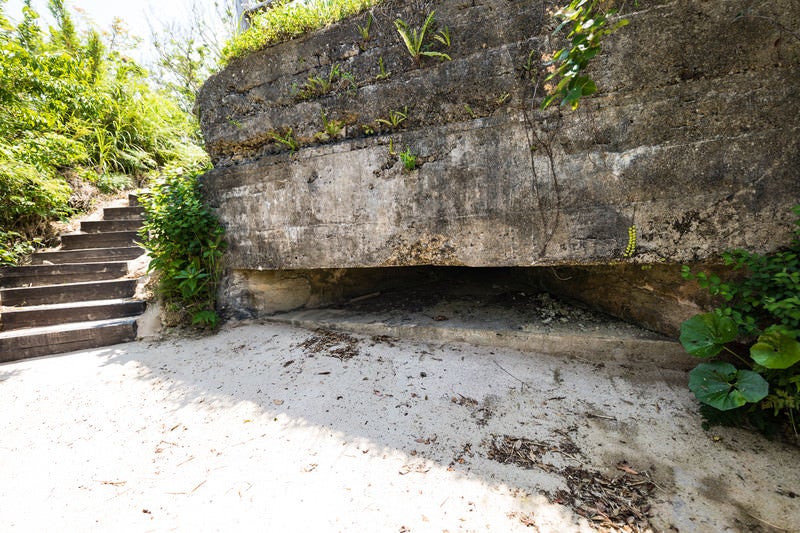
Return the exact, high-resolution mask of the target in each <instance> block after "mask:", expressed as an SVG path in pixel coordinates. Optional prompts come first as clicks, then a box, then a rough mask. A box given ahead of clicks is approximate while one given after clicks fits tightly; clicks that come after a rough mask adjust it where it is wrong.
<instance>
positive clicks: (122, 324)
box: [0, 194, 145, 363]
mask: <svg viewBox="0 0 800 533" xmlns="http://www.w3.org/2000/svg"><path fill="white" fill-rule="evenodd" d="M142 215H143V208H142V207H140V206H139V204H138V197H137V196H136V195H135V194H132V195H130V196H129V197H128V206H126V207H107V208H105V209H103V219H102V220H87V221H82V222H81V226H80V231H79V232H77V233H69V234H62V235H61V247H60V249H58V250H56V251H46V252H38V253H35V254H33V256H32V257H31V261H30V264H29V265H25V266H18V267H11V268H5V269H0V363H3V362H7V361H15V360H19V359H25V358H28V357H36V356H40V355H51V354H56V353H63V352H70V351H74V350H83V349H91V348H98V347H101V346H109V345H112V344H117V343H121V342H127V341H131V340H134V339H136V318H137V317H138V316H140V315H141V314H142V313H143V312H144V309H145V302H143V301H141V300H137V299H135V298H134V295H135V292H136V285H137V280H136V279H131V278H129V277H127V276H129V275H130V264H131V263H130V262H131V261H132V260H134V259H138V258H140V257H141V256H142V255H143V254H144V249H143V248H141V247H139V246H137V245H136V243H135V241H136V240H137V239H138V237H137V234H136V232H137V230H138V229H139V227H140V226H141V225H142Z"/></svg>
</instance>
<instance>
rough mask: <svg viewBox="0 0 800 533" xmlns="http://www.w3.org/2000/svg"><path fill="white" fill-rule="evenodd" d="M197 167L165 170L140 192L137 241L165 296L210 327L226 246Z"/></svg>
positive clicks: (195, 322)
mask: <svg viewBox="0 0 800 533" xmlns="http://www.w3.org/2000/svg"><path fill="white" fill-rule="evenodd" d="M201 173H202V170H200V169H196V170H194V171H190V172H184V171H183V170H182V169H176V170H175V171H172V172H169V173H167V174H166V175H165V176H164V177H163V178H161V179H158V180H156V181H155V182H153V183H152V185H151V189H150V194H149V195H146V196H144V197H143V198H142V200H141V201H142V204H143V205H144V208H145V213H146V217H145V224H144V227H143V228H142V230H141V231H140V236H141V238H142V244H143V245H144V247H145V248H147V250H148V252H149V254H150V257H151V262H150V266H149V269H150V270H151V271H152V270H156V271H158V273H159V285H158V293H159V295H160V296H161V297H162V299H163V300H164V302H165V303H166V304H167V305H168V306H170V307H172V308H177V309H180V310H182V311H185V312H186V314H187V315H188V316H189V318H191V323H192V325H196V326H200V327H209V328H213V327H215V326H216V325H217V321H218V316H217V313H216V311H215V304H216V295H217V285H218V283H219V279H220V275H221V273H222V255H223V252H224V250H225V242H224V241H223V234H224V231H223V229H222V226H220V224H219V222H218V221H217V219H216V217H215V216H214V214H213V213H212V212H211V210H210V209H209V208H208V207H206V206H205V205H204V203H203V199H202V196H201V192H200V184H199V182H198V177H199V176H200V174H201Z"/></svg>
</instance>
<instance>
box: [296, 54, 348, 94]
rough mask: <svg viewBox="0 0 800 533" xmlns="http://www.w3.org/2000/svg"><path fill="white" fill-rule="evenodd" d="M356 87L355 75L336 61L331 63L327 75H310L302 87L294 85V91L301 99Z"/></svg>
mask: <svg viewBox="0 0 800 533" xmlns="http://www.w3.org/2000/svg"><path fill="white" fill-rule="evenodd" d="M356 88H357V85H356V81H355V78H354V77H353V75H352V74H351V73H349V72H345V71H343V70H342V69H341V67H340V66H339V64H338V63H335V64H333V65H331V68H330V71H329V72H328V75H327V76H309V77H308V79H307V80H306V82H305V83H304V84H303V85H302V87H297V85H294V86H292V92H293V93H294V94H295V96H296V97H297V99H299V100H311V99H312V98H319V97H320V96H324V95H326V94H328V93H331V92H335V91H339V90H342V89H344V90H346V91H348V92H352V91H355V90H356Z"/></svg>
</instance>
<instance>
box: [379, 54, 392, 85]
mask: <svg viewBox="0 0 800 533" xmlns="http://www.w3.org/2000/svg"><path fill="white" fill-rule="evenodd" d="M391 75H392V73H391V72H389V71H387V70H386V66H385V65H384V64H383V56H381V57H379V58H378V75H377V76H375V79H376V80H379V81H380V80H385V79H388V78H389V77H390V76H391Z"/></svg>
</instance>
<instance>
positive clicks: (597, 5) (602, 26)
mask: <svg viewBox="0 0 800 533" xmlns="http://www.w3.org/2000/svg"><path fill="white" fill-rule="evenodd" d="M605 4H606V2H605V1H604V0H572V1H571V2H570V3H569V4H568V5H566V6H564V7H562V8H561V9H559V10H558V11H557V12H556V13H555V14H554V17H555V18H556V19H558V20H560V21H561V24H559V25H558V27H557V28H556V31H555V32H553V33H558V32H559V31H561V29H562V28H564V27H565V26H568V27H569V28H570V30H569V33H568V34H567V39H569V41H570V42H569V46H567V47H564V48H562V49H561V50H559V51H558V52H556V53H555V54H554V55H553V59H552V63H553V64H554V65H555V67H554V68H553V71H552V72H551V73H550V75H549V76H547V78H546V79H545V81H550V80H552V79H555V78H560V79H559V80H558V83H556V84H555V85H553V86H550V85H549V84H548V85H545V88H546V89H548V93H549V95H548V96H547V97H546V98H545V99H544V101H543V102H542V109H545V108H547V107H548V106H549V105H550V104H552V103H553V102H560V105H562V106H563V105H569V106H570V107H571V108H572V109H577V108H578V105H580V99H581V97H583V96H589V95H591V94H594V93H596V92H597V85H596V84H595V82H594V81H593V80H592V79H591V78H590V77H589V76H586V75H585V74H584V75H582V74H581V73H582V72H583V71H585V70H586V67H588V66H589V61H591V60H592V59H593V58H594V57H595V56H596V55H597V54H598V53H599V52H600V48H601V44H602V40H603V38H604V37H606V36H607V35H610V34H612V33H614V32H615V31H616V30H617V29H619V28H621V27H622V26H625V25H627V24H628V20H627V19H621V20H619V21H617V22H616V23H615V24H613V25H611V26H609V25H608V22H609V17H613V16H614V14H615V13H616V11H615V10H613V9H611V10H605V9H604V5H605Z"/></svg>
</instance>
